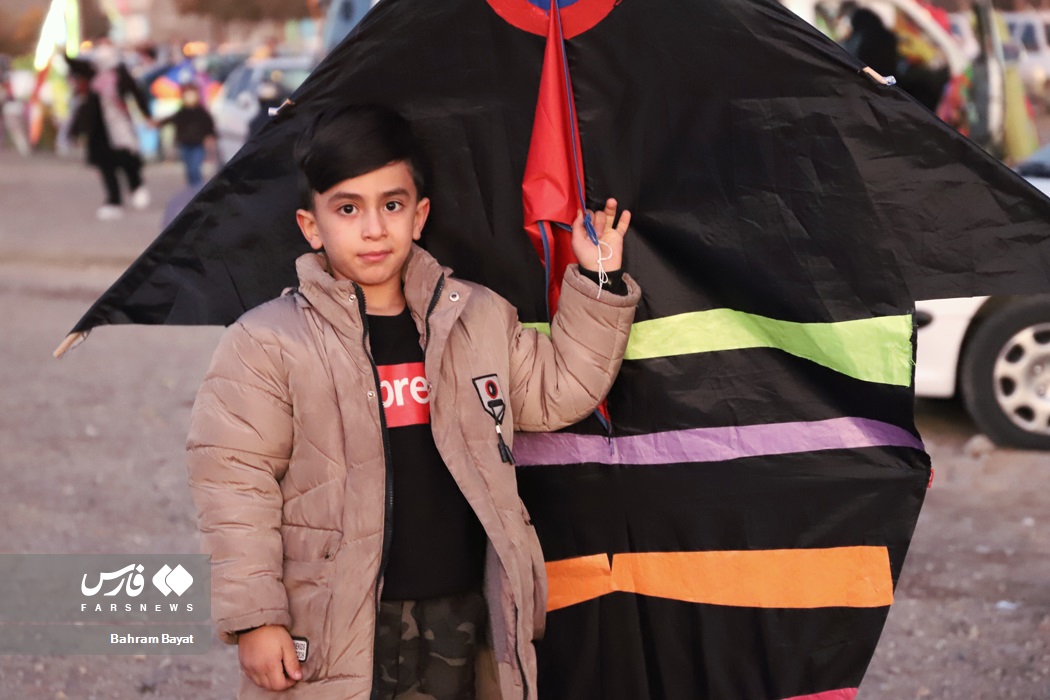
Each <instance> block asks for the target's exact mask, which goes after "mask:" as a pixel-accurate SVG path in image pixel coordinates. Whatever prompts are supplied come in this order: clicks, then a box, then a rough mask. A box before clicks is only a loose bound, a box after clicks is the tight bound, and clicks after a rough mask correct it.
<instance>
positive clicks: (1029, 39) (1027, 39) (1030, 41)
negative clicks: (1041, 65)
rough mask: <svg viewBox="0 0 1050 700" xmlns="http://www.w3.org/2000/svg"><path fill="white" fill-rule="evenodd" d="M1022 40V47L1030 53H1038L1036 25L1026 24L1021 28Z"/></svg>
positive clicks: (1020, 37)
mask: <svg viewBox="0 0 1050 700" xmlns="http://www.w3.org/2000/svg"><path fill="white" fill-rule="evenodd" d="M1018 38H1019V39H1020V40H1021V45H1022V46H1024V47H1025V49H1026V50H1028V51H1038V50H1039V42H1038V41H1037V40H1036V38H1035V25H1034V24H1031V23H1028V22H1026V23H1025V24H1024V25H1023V26H1022V27H1021V36H1019V37H1018Z"/></svg>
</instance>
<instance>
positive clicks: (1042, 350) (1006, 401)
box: [959, 297, 1050, 450]
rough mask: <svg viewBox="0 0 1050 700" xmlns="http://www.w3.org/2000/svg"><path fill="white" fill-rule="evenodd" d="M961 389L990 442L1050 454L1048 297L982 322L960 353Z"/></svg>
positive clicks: (1017, 305) (1018, 304) (1024, 301)
mask: <svg viewBox="0 0 1050 700" xmlns="http://www.w3.org/2000/svg"><path fill="white" fill-rule="evenodd" d="M959 384H960V387H959V388H960V391H961V393H962V397H963V402H964V403H965V404H966V409H967V411H969V413H970V417H972V418H973V420H974V422H975V423H977V427H978V428H980V430H981V431H982V432H984V433H985V434H986V435H988V437H990V438H991V439H992V440H993V441H995V442H997V443H999V444H1002V445H1012V446H1015V447H1024V448H1029V449H1042V450H1046V449H1050V298H1048V297H1029V298H1026V299H1021V300H1019V301H1016V302H1011V303H1010V304H1008V305H1006V306H1004V307H1002V308H1000V309H998V310H997V311H995V312H994V313H992V314H991V315H989V316H988V317H987V318H986V319H984V321H982V322H981V324H980V325H979V326H978V327H977V329H976V330H975V331H974V333H973V335H972V336H971V337H970V339H969V341H968V342H967V344H966V347H965V348H964V355H963V362H962V369H961V373H960V377H959Z"/></svg>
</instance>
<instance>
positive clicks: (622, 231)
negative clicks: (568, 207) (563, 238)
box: [572, 198, 631, 272]
mask: <svg viewBox="0 0 1050 700" xmlns="http://www.w3.org/2000/svg"><path fill="white" fill-rule="evenodd" d="M593 218H594V232H595V233H597V234H598V241H599V244H600V245H594V244H593V243H591V239H590V238H588V237H587V229H586V227H585V226H584V225H583V212H582V211H580V212H577V214H576V220H575V221H573V222H572V252H573V253H575V254H576V259H577V260H579V261H580V267H582V268H583V269H585V270H590V271H591V272H597V270H598V256H599V254H600V255H601V258H602V267H603V269H605V270H606V271H607V272H609V271H613V270H619V269H620V268H621V267H622V266H623V237H624V236H625V235H627V227H628V226H630V225H631V212H629V211H627V210H626V209H624V210H623V213H622V214H620V221H619V222H616V200H615V199H611V198H610V199H608V200H606V202H605V209H604V210H602V211H600V212H597V213H595V214H593ZM614 222H616V225H615V226H614V225H613V224H614Z"/></svg>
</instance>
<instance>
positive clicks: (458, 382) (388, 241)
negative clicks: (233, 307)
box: [188, 107, 640, 700]
mask: <svg viewBox="0 0 1050 700" xmlns="http://www.w3.org/2000/svg"><path fill="white" fill-rule="evenodd" d="M296 158H297V161H298V163H299V167H300V170H301V173H302V181H303V183H304V186H303V197H302V207H303V208H301V209H300V210H299V211H298V212H297V215H296V216H297V220H298V223H299V227H300V229H301V230H302V233H303V235H304V236H305V237H306V240H307V241H308V242H309V243H310V246H311V247H312V248H313V249H314V250H317V251H321V253H320V254H316V253H308V254H306V255H304V256H302V257H300V258H299V260H298V261H297V262H296V268H297V272H298V274H299V283H300V284H299V287H298V289H297V290H295V291H294V292H292V293H289V294H285V295H284V296H282V297H280V298H279V299H276V300H274V301H271V302H269V303H267V304H264V305H262V306H260V307H258V308H257V309H254V310H252V311H249V312H248V313H247V314H245V315H244V316H243V317H241V319H240V320H239V321H238V322H237V323H235V324H234V325H233V326H231V328H230V329H229V330H228V331H227V332H226V334H225V335H224V336H223V339H222V341H221V342H220V344H219V347H218V349H217V350H216V353H215V357H214V359H213V361H212V366H211V369H210V370H209V372H208V375H207V377H206V378H205V381H204V384H203V386H202V387H201V390H200V394H199V395H198V397H197V402H196V404H195V406H194V410H193V417H192V421H191V423H192V424H191V428H190V435H189V438H188V451H189V470H190V485H191V488H192V490H193V496H194V500H195V502H196V505H197V509H198V512H199V516H200V521H199V523H200V529H201V532H202V540H203V546H204V550H205V551H206V552H208V553H210V554H211V555H212V564H213V567H214V569H213V600H214V610H213V612H214V616H215V619H216V621H217V626H218V631H219V635H220V637H221V638H222V640H223V641H225V642H227V643H237V644H238V645H239V654H240V660H241V666H242V669H243V671H244V673H243V675H242V682H241V692H240V697H242V698H265V697H275V696H276V693H274V692H272V691H285V693H284V695H286V696H287V697H294V698H325V699H327V698H331V699H332V700H351V699H357V698H362V699H363V698H369V697H372V698H384V699H386V698H397V699H398V700H402V699H404V700H407V699H408V698H419V699H430V698H433V699H434V700H459V699H465V698H475V697H478V698H484V699H486V700H487V699H489V698H507V699H510V698H513V699H521V700H529V699H534V698H536V693H537V690H536V656H535V651H534V649H533V645H532V641H533V640H534V639H537V638H539V637H540V636H541V635H542V632H543V625H544V616H545V608H546V579H545V573H544V572H545V570H544V563H543V555H542V552H541V551H540V547H539V540H538V539H537V537H536V532H535V530H534V529H533V527H532V525H531V521H530V520H529V516H528V513H527V512H526V511H525V508H524V506H523V505H522V503H521V500H520V498H519V497H518V493H517V484H516V481H515V474H514V466H513V461H512V455H511V448H512V447H513V445H512V440H513V429H515V428H517V429H521V430H531V431H542V430H554V429H557V428H560V427H563V426H566V425H570V424H572V423H574V422H576V421H579V420H580V419H582V418H584V417H585V416H587V415H588V414H589V413H590V412H591V411H592V410H593V409H594V407H595V406H596V405H597V404H598V403H599V401H600V400H601V399H602V398H603V397H604V396H605V394H606V393H607V391H608V390H609V387H610V385H611V384H612V381H613V378H614V377H615V375H616V373H617V371H618V369H619V366H620V362H621V360H622V358H623V353H624V349H625V347H626V343H627V336H628V333H629V331H630V327H631V322H632V320H633V318H634V311H635V306H636V305H637V302H638V298H639V296H640V291H639V290H638V288H637V285H635V283H634V282H633V281H631V279H630V278H629V277H627V276H626V275H622V273H620V272H619V268H620V263H621V257H622V248H623V236H624V234H625V232H626V231H627V226H628V223H629V220H630V216H629V213H628V212H626V211H625V212H623V215H622V216H621V217H620V222H619V224H618V225H617V226H615V227H614V226H613V222H614V219H615V214H616V206H615V202H614V201H613V200H609V202H608V204H607V206H606V209H605V211H603V212H600V213H598V214H597V215H596V216H595V225H596V229H597V230H598V231H600V232H602V235H601V240H602V242H603V244H602V246H601V247H602V250H603V256H602V260H603V262H604V263H605V266H606V267H607V268H608V269H609V271H610V278H611V281H612V282H613V283H616V284H618V285H620V287H621V288H620V289H619V290H612V291H610V290H606V291H605V292H601V293H600V287H599V285H598V283H597V282H596V280H597V279H598V275H597V274H596V273H595V272H593V270H597V268H598V265H597V261H598V249H597V247H596V246H594V245H593V244H592V243H591V242H590V241H589V240H588V239H587V237H586V234H585V233H584V229H583V216H582V213H581V214H580V216H578V217H577V220H576V222H575V223H574V225H573V234H572V235H573V247H574V251H575V252H576V255H577V257H578V258H579V259H580V260H581V265H582V266H583V267H584V268H586V269H587V270H591V272H588V273H587V274H582V273H581V272H580V271H579V270H578V269H577V267H576V266H575V265H574V266H570V267H569V269H567V270H566V274H565V283H564V285H563V290H562V296H561V300H560V309H559V311H558V314H557V316H556V317H555V319H554V322H553V323H552V329H551V336H550V337H549V338H548V337H546V336H544V335H541V334H539V333H536V332H535V331H532V330H525V329H523V328H522V327H521V325H520V324H519V323H518V321H517V313H516V311H515V309H514V308H513V307H512V306H511V305H510V304H508V303H507V302H506V301H505V300H503V299H502V298H501V297H499V296H497V295H496V294H495V293H493V292H492V291H490V290H488V289H486V288H484V287H481V286H479V285H475V284H471V283H467V282H463V281H460V280H457V279H455V278H453V277H450V271H449V270H446V269H444V268H442V267H441V266H440V265H439V264H438V263H437V261H435V260H434V259H433V258H432V257H431V256H430V255H429V254H427V253H426V252H425V251H423V250H422V249H421V248H419V247H417V246H415V245H414V244H413V241H417V240H419V238H420V235H421V233H422V230H423V225H424V223H425V222H426V219H427V215H428V213H429V210H430V201H429V200H428V199H427V198H426V197H425V196H423V194H424V192H425V182H424V181H423V175H422V173H423V171H422V161H421V158H420V155H419V152H418V146H417V145H416V143H415V141H414V140H413V138H412V135H411V130H410V128H409V126H408V124H407V122H405V121H404V120H403V119H402V118H401V117H400V116H399V115H397V114H396V113H393V112H390V111H388V110H385V109H382V108H371V107H357V108H352V109H349V110H345V111H343V112H340V113H337V114H334V115H327V116H322V117H321V118H320V119H319V120H318V122H317V123H316V124H315V126H314V127H313V128H312V129H311V130H309V131H308V132H306V133H305V134H304V135H303V136H302V137H301V139H300V142H299V144H298V145H297V149H296ZM588 277H590V279H588ZM616 291H618V292H620V294H617V293H615V292H616ZM568 328H571V331H567V329H568ZM504 428H505V429H506V430H505V431H504V430H503V429H504Z"/></svg>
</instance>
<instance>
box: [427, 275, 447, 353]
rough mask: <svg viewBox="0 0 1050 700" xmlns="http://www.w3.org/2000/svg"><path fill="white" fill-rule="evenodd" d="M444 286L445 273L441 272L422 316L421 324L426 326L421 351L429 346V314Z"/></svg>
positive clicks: (432, 311) (432, 310)
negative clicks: (425, 313) (425, 311)
mask: <svg viewBox="0 0 1050 700" xmlns="http://www.w3.org/2000/svg"><path fill="white" fill-rule="evenodd" d="M444 288H445V275H444V274H442V275H441V277H440V279H438V283H437V286H436V287H435V288H434V296H432V297H430V306H428V307H427V315H426V316H424V317H423V325H424V327H425V328H426V338H425V339H424V341H423V352H424V354H425V353H426V351H427V348H429V347H430V314H432V313H434V308H435V307H436V306H437V305H438V300H439V299H440V298H441V290H442V289H444Z"/></svg>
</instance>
